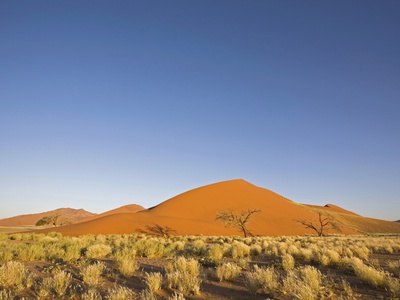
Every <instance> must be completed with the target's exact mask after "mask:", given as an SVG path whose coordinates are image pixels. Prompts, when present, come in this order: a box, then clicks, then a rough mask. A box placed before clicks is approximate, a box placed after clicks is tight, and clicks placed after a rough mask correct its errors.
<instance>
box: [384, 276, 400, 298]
mask: <svg viewBox="0 0 400 300" xmlns="http://www.w3.org/2000/svg"><path fill="white" fill-rule="evenodd" d="M385 289H386V290H387V291H388V292H389V294H390V296H391V298H392V299H398V296H400V281H399V280H398V279H396V278H393V277H388V278H387V280H386V284H385Z"/></svg>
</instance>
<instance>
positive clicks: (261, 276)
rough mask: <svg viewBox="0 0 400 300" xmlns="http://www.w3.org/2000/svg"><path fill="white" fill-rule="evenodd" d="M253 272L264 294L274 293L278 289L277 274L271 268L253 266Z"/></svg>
mask: <svg viewBox="0 0 400 300" xmlns="http://www.w3.org/2000/svg"><path fill="white" fill-rule="evenodd" d="M254 274H256V278H257V280H258V285H259V287H260V288H261V289H262V291H263V292H264V293H265V294H274V293H275V292H276V291H277V290H278V289H279V285H280V283H279V274H278V272H277V271H276V270H275V269H274V268H273V267H269V268H259V267H258V266H257V265H256V266H255V267H254Z"/></svg>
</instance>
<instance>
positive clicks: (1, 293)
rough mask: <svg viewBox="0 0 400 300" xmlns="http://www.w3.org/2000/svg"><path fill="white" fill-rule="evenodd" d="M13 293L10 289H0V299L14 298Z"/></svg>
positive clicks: (10, 299) (8, 299) (11, 299)
mask: <svg viewBox="0 0 400 300" xmlns="http://www.w3.org/2000/svg"><path fill="white" fill-rule="evenodd" d="M14 298H15V293H14V291H12V290H0V300H14Z"/></svg>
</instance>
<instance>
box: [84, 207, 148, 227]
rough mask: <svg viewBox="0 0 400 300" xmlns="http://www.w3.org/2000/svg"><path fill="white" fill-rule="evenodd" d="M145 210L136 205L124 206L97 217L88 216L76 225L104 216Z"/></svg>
mask: <svg viewBox="0 0 400 300" xmlns="http://www.w3.org/2000/svg"><path fill="white" fill-rule="evenodd" d="M144 209H145V208H144V207H143V206H140V205H137V204H128V205H124V206H121V207H118V208H115V209H112V210H109V211H106V212H104V213H101V214H98V215H94V216H90V217H88V218H84V219H82V220H80V221H79V222H77V223H82V222H87V221H91V220H94V219H98V218H102V217H105V216H109V215H114V214H121V213H136V212H138V211H141V210H144Z"/></svg>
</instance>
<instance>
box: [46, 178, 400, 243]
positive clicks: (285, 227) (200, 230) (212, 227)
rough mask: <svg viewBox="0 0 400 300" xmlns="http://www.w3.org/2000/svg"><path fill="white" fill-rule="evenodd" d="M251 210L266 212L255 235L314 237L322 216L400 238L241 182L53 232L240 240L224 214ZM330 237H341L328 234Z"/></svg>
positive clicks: (374, 224)
mask: <svg viewBox="0 0 400 300" xmlns="http://www.w3.org/2000/svg"><path fill="white" fill-rule="evenodd" d="M251 208H256V209H259V210H261V213H258V214H255V215H254V216H253V218H252V219H251V221H250V222H249V223H248V228H249V229H250V231H251V232H252V233H253V234H254V235H271V236H276V235H304V234H314V232H313V231H312V230H310V229H307V228H305V226H304V225H301V224H300V223H299V220H306V221H307V222H309V221H311V222H317V221H318V215H319V213H324V214H326V213H329V215H330V216H331V217H332V218H334V220H335V221H336V222H338V223H339V225H340V227H341V234H358V233H369V232H374V233H400V223H396V222H388V221H382V220H376V219H369V218H364V217H362V216H359V215H357V214H355V213H353V212H350V211H348V210H345V209H343V208H341V207H338V206H336V205H333V204H328V205H326V206H317V205H303V204H299V203H296V202H294V201H292V200H289V199H287V198H285V197H283V196H281V195H279V194H277V193H275V192H272V191H270V190H268V189H265V188H262V187H258V186H255V185H253V184H251V183H249V182H247V181H245V180H242V179H235V180H228V181H222V182H217V183H213V184H209V185H206V186H202V187H199V188H195V189H192V190H189V191H187V192H184V193H182V194H179V195H177V196H175V197H172V198H171V199H168V200H166V201H164V202H162V203H160V204H158V205H156V206H154V207H152V208H150V209H144V210H140V211H138V212H136V213H126V212H124V211H123V210H121V209H116V210H113V211H110V212H106V213H104V214H103V215H102V216H100V217H96V218H95V219H92V220H89V221H85V222H80V223H77V224H73V225H69V226H63V227H59V228H52V229H51V230H50V229H48V230H47V232H48V231H52V230H56V231H59V232H61V233H63V234H66V235H79V234H87V233H93V234H111V233H115V234H125V233H126V234H128V233H133V232H140V231H141V230H143V229H145V228H146V227H147V226H154V225H160V226H168V227H170V228H172V229H173V230H174V231H175V233H176V234H178V235H200V234H202V235H240V234H241V232H240V231H239V230H238V229H236V228H226V227H224V225H223V224H222V223H221V222H219V221H217V220H216V219H215V218H216V215H217V213H218V212H219V211H221V210H227V211H233V212H234V213H236V214H240V212H241V211H245V210H248V209H251ZM326 233H332V234H335V233H338V232H334V231H328V232H326Z"/></svg>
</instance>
